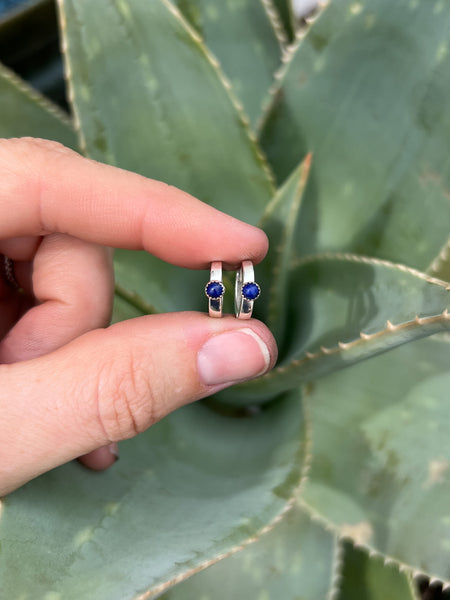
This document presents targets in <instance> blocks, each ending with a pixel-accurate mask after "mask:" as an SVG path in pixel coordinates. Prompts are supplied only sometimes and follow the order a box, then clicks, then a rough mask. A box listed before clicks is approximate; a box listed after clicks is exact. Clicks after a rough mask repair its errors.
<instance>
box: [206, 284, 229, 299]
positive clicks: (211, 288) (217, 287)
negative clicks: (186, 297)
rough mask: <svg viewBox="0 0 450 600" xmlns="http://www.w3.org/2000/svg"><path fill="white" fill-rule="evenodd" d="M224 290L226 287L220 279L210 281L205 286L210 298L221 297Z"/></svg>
mask: <svg viewBox="0 0 450 600" xmlns="http://www.w3.org/2000/svg"><path fill="white" fill-rule="evenodd" d="M224 292H225V288H224V286H223V284H222V283H220V281H210V282H209V283H208V284H207V286H206V288H205V293H206V295H207V296H208V298H220V297H221V296H223V294H224Z"/></svg>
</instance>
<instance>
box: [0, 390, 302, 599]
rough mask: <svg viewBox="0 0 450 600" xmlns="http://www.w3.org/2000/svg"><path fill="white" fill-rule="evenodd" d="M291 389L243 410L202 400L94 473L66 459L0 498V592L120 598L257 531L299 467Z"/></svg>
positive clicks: (285, 495)
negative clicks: (226, 412) (243, 413)
mask: <svg viewBox="0 0 450 600" xmlns="http://www.w3.org/2000/svg"><path fill="white" fill-rule="evenodd" d="M304 439H305V423H304V419H303V415H302V408H301V403H300V401H299V392H298V391H296V392H293V393H291V395H290V396H287V397H285V398H284V399H283V400H281V401H280V402H277V403H274V404H273V405H272V406H270V407H269V408H268V409H266V410H264V411H261V412H260V413H259V414H257V415H255V416H253V417H246V418H230V417H226V416H223V415H221V414H218V413H215V412H213V411H211V410H210V409H209V408H207V407H206V406H205V405H204V404H200V403H197V404H194V405H191V406H188V407H185V408H184V409H182V410H179V411H177V412H175V413H173V414H172V415H170V416H169V417H167V418H165V419H163V420H162V421H161V422H159V423H158V424H157V425H155V426H153V427H152V428H151V429H150V430H148V431H147V432H146V433H145V434H142V435H140V436H138V437H137V438H136V439H134V440H129V441H127V442H123V443H122V445H121V459H120V461H119V462H118V463H117V464H116V465H115V466H114V467H113V468H112V469H111V470H109V471H107V472H105V473H100V474H99V473H93V472H90V471H88V470H86V469H84V468H83V467H81V466H79V465H78V464H76V463H71V464H68V465H66V466H64V467H61V468H59V469H56V470H55V471H52V472H50V473H47V474H46V475H44V476H42V477H39V478H38V479H36V480H34V481H32V482H30V483H29V484H27V485H26V486H24V487H23V488H21V489H19V490H18V491H16V492H15V493H13V494H11V495H10V496H8V497H7V498H5V499H4V501H3V504H2V513H1V518H0V540H1V550H2V551H1V554H0V582H1V590H2V593H3V596H2V597H4V598H8V600H9V599H11V600H14V599H16V598H17V599H18V598H22V599H28V598H30V599H31V598H32V599H33V600H44V599H45V600H48V599H49V598H52V599H56V598H59V599H61V600H62V599H64V600H84V599H86V600H92V599H93V598H95V600H115V599H117V600H126V599H131V598H135V596H136V595H137V594H138V593H143V592H146V591H148V592H149V593H150V591H151V590H153V591H155V590H157V589H158V588H159V586H163V587H164V586H166V585H167V583H168V582H169V581H171V580H172V579H174V578H177V577H180V576H183V575H184V574H185V573H187V572H191V571H192V570H193V569H196V568H201V567H202V565H204V564H205V563H208V562H209V561H214V560H217V559H218V558H219V557H221V556H222V555H223V554H225V553H227V552H229V551H230V550H232V549H233V548H235V547H236V546H239V545H240V544H242V543H245V542H246V541H247V540H248V539H249V538H252V537H253V536H254V535H259V532H260V530H262V529H264V528H265V527H266V526H267V525H268V524H270V523H271V521H272V520H273V519H275V518H276V517H277V515H279V514H280V513H281V512H282V511H283V510H285V507H286V503H287V501H288V499H289V498H290V497H291V496H292V495H293V493H294V491H295V489H296V487H297V486H298V484H299V480H300V477H301V472H302V461H303V454H304V451H305V443H304Z"/></svg>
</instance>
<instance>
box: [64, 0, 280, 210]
mask: <svg viewBox="0 0 450 600" xmlns="http://www.w3.org/2000/svg"><path fill="white" fill-rule="evenodd" d="M60 8H61V13H62V14H61V20H62V30H63V35H64V40H65V55H66V61H67V72H68V76H69V84H70V87H71V93H72V102H73V105H74V109H75V113H76V115H77V118H78V121H79V126H80V128H81V136H82V139H83V142H84V145H85V146H86V151H87V153H88V154H89V156H91V157H93V158H96V159H98V160H102V161H104V162H109V163H112V164H115V165H118V166H120V167H122V168H125V169H130V170H132V171H136V172H138V173H141V174H143V175H146V176H148V177H154V178H156V179H160V180H163V181H167V182H168V183H170V184H172V185H176V186H178V187H180V188H182V189H184V190H186V191H187V192H190V193H192V194H194V195H195V196H197V197H199V198H200V199H201V200H203V201H205V202H208V203H209V204H212V205H214V206H216V207H217V208H219V209H221V210H225V211H227V212H229V213H232V214H234V215H235V216H237V217H240V218H243V219H245V220H248V221H254V222H256V221H257V219H258V218H259V216H260V215H261V213H262V210H263V209H264V207H265V205H266V203H267V201H268V200H269V198H270V197H271V193H272V184H271V181H270V177H269V174H268V171H267V168H266V165H265V163H264V161H263V158H262V156H261V155H260V154H259V152H258V148H257V145H256V143H255V142H254V141H253V140H252V139H251V137H250V136H249V132H248V130H247V128H246V126H245V124H244V123H243V121H242V117H241V115H240V114H239V112H238V111H237V109H236V106H235V104H234V103H233V99H232V97H231V96H230V93H229V91H228V90H227V89H226V83H225V82H224V80H223V76H222V75H221V73H220V71H219V69H218V68H217V66H216V65H215V64H214V60H213V59H212V58H211V56H210V55H209V54H208V53H207V51H206V49H205V47H204V46H203V43H202V41H201V40H200V39H199V37H198V36H197V35H196V34H195V32H194V31H193V30H192V29H189V28H188V26H187V24H186V22H184V21H183V19H182V18H181V16H180V14H179V13H178V12H177V11H176V10H175V9H174V7H173V6H172V5H171V4H169V3H168V2H165V1H163V0H155V1H154V2H147V1H145V0H134V1H133V2H130V1H129V0H112V1H110V0H98V1H97V2H95V3H94V4H92V2H89V0H76V1H74V0H60Z"/></svg>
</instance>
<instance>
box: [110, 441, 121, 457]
mask: <svg viewBox="0 0 450 600" xmlns="http://www.w3.org/2000/svg"><path fill="white" fill-rule="evenodd" d="M108 451H109V453H110V454H112V455H113V457H114V462H117V461H118V460H119V458H120V456H119V446H118V444H117V443H116V442H112V443H111V444H108Z"/></svg>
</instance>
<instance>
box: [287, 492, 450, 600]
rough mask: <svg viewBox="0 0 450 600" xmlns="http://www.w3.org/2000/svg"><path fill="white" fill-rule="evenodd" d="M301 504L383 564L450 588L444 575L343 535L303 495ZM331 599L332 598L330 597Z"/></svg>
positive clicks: (314, 517)
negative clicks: (415, 565)
mask: <svg viewBox="0 0 450 600" xmlns="http://www.w3.org/2000/svg"><path fill="white" fill-rule="evenodd" d="M298 502H299V505H300V506H301V508H302V509H303V510H304V511H305V512H306V513H307V514H308V516H309V517H310V519H311V520H312V521H313V522H315V523H318V524H319V525H321V526H322V527H323V528H324V529H325V530H326V531H328V532H330V533H334V534H336V535H337V536H338V539H339V540H340V541H342V542H343V541H349V542H351V543H352V544H353V546H354V547H355V548H358V549H360V550H364V551H365V552H367V553H368V555H369V557H371V558H380V559H381V560H382V561H383V565H385V566H389V565H395V566H396V567H397V568H398V570H399V571H400V572H405V571H406V572H408V573H409V574H410V575H411V577H412V578H413V579H417V578H420V577H426V578H427V579H428V578H429V579H430V583H439V584H442V588H443V589H444V588H445V589H449V590H450V580H445V579H442V577H438V576H437V575H432V574H429V573H424V572H423V571H421V570H420V569H417V568H415V567H413V566H412V565H410V564H408V563H406V562H403V561H401V560H399V559H398V558H395V557H394V556H392V555H391V554H386V553H384V552H381V551H380V550H377V549H376V548H374V547H373V546H371V545H370V544H363V543H361V542H356V541H355V540H354V539H353V538H352V537H350V536H349V535H348V534H345V535H342V534H341V532H340V527H339V526H338V525H336V524H335V523H333V522H332V521H330V520H329V519H328V518H327V517H325V516H324V515H323V514H322V513H321V512H319V511H318V510H317V509H316V508H315V507H313V506H312V505H311V504H310V503H309V502H308V501H306V500H305V498H304V497H303V496H300V497H299V498H298ZM330 600H331V599H330Z"/></svg>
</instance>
